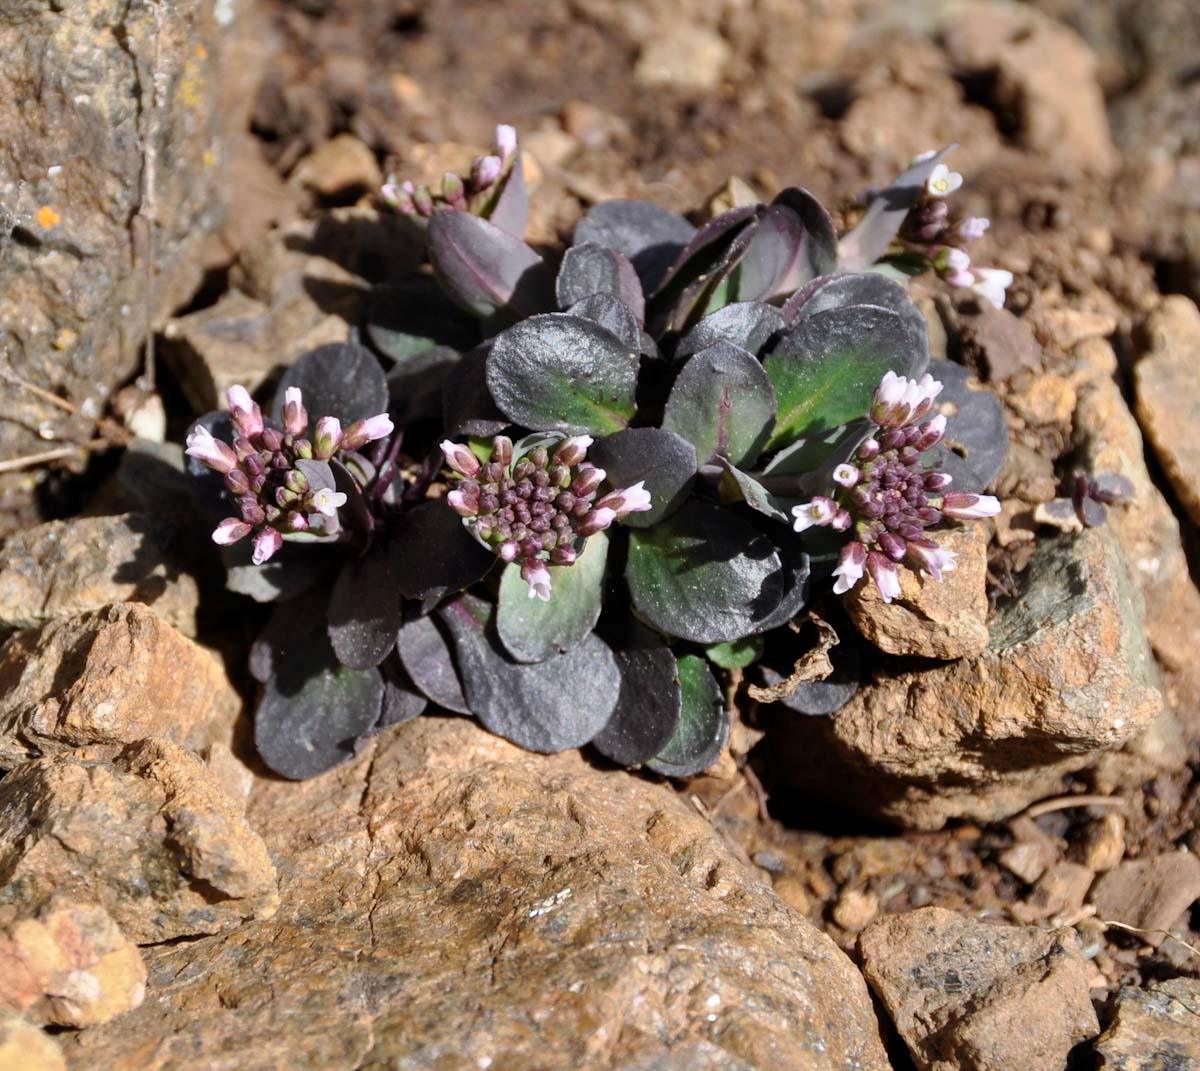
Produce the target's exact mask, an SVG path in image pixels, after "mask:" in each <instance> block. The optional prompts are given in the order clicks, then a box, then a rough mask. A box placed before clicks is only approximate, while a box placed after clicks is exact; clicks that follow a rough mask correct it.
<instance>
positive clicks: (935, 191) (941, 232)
mask: <svg viewBox="0 0 1200 1071" xmlns="http://www.w3.org/2000/svg"><path fill="white" fill-rule="evenodd" d="M962 183H963V177H962V175H960V174H959V173H958V172H957V171H951V170H950V168H948V167H947V166H946V165H945V164H938V165H937V166H936V167H935V168H934V169H933V171H932V173H931V174H930V176H929V178H928V179H927V180H926V183H925V190H924V192H923V194H922V195H921V197H920V198H919V199H918V201H917V203H916V204H915V205H914V206H913V208H912V209H911V211H910V212H909V213H908V216H907V217H906V218H905V220H904V223H903V225H902V226H901V228H900V233H899V234H898V235H897V238H896V242H897V245H898V246H899V248H900V251H901V253H902V254H903V255H905V256H907V257H910V258H911V257H916V258H918V259H920V260H921V261H923V262H924V267H926V268H928V269H929V270H931V271H934V272H936V273H937V274H938V275H939V276H940V277H941V278H943V279H945V280H946V282H948V283H949V284H950V285H951V286H955V287H969V288H971V289H972V290H974V291H975V292H976V293H977V294H978V295H979V296H980V297H982V298H983V299H984V300H986V301H990V302H991V303H992V304H993V305H995V306H996V307H997V308H1003V307H1004V295H1005V291H1006V290H1007V289H1008V287H1009V286H1010V285H1011V283H1012V281H1013V276H1012V272H1008V271H1003V270H1002V269H1000V268H981V267H979V266H977V265H973V264H972V263H971V257H970V254H969V253H968V252H967V246H968V245H970V243H971V242H973V241H975V240H976V239H978V238H982V237H983V235H984V234H985V233H986V232H987V229H988V227H989V226H990V225H991V221H990V220H988V219H986V218H984V217H982V216H966V217H964V218H957V219H956V218H954V217H952V215H951V212H950V206H949V204H948V203H947V200H946V199H947V198H948V197H949V196H950V195H951V194H952V193H954V192H955V191H956V190H957V189H959V187H961V186H962Z"/></svg>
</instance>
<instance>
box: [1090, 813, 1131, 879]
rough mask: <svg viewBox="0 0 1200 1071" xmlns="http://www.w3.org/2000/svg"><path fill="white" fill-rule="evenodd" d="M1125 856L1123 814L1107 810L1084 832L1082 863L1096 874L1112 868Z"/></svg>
mask: <svg viewBox="0 0 1200 1071" xmlns="http://www.w3.org/2000/svg"><path fill="white" fill-rule="evenodd" d="M1124 857H1125V816H1124V815H1123V814H1120V813H1119V812H1118V811H1109V812H1108V814H1106V815H1104V816H1103V817H1102V818H1100V819H1099V820H1098V821H1095V822H1093V823H1091V825H1089V826H1088V827H1087V832H1086V833H1085V834H1084V842H1083V864H1084V866H1086V867H1087V868H1088V869H1089V870H1093V871H1095V872H1096V873H1097V874H1100V873H1103V872H1104V871H1106V870H1112V868H1113V867H1115V866H1116V865H1117V864H1118V863H1119V862H1120V861H1121V860H1122V859H1123V858H1124Z"/></svg>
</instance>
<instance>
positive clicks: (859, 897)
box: [832, 889, 879, 933]
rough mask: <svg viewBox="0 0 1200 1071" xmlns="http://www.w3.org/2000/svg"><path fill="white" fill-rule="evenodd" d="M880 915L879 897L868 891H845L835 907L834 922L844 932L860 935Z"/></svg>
mask: <svg viewBox="0 0 1200 1071" xmlns="http://www.w3.org/2000/svg"><path fill="white" fill-rule="evenodd" d="M878 914H879V897H878V896H876V895H875V894H874V893H872V892H868V891H867V890H866V889H843V890H842V894H841V896H839V897H838V899H837V903H836V904H834V905H833V912H832V916H833V921H834V922H836V923H837V924H838V925H839V926H841V928H842V929H843V930H848V931H849V932H850V933H860V932H861V931H863V930H865V929H866V928H867V927H868V926H869V925H870V924H871V923H872V922H874V921H875V917H876V916H877V915H878Z"/></svg>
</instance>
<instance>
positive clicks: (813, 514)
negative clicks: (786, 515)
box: [792, 495, 838, 532]
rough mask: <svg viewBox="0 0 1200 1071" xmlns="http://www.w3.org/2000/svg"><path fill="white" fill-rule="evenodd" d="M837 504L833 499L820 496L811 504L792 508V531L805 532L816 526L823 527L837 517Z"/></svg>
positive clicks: (806, 503) (807, 503)
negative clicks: (793, 518)
mask: <svg viewBox="0 0 1200 1071" xmlns="http://www.w3.org/2000/svg"><path fill="white" fill-rule="evenodd" d="M837 511H838V507H837V503H836V502H834V500H833V499H832V498H826V497H824V496H823V495H818V496H817V497H816V498H814V499H813V500H812V501H811V502H804V503H802V504H801V505H799V506H793V507H792V516H793V517H795V518H796V519H795V520H794V521H793V522H792V531H794V532H804V531H806V530H807V529H809V528H812V527H813V526H814V525H817V526H821V527H823V526H824V525H827V524H829V522H830V521H832V520H833V518H834V517H836V516H837Z"/></svg>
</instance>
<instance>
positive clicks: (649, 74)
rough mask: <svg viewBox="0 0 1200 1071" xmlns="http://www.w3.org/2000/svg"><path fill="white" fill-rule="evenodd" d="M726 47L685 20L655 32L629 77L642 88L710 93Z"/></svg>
mask: <svg viewBox="0 0 1200 1071" xmlns="http://www.w3.org/2000/svg"><path fill="white" fill-rule="evenodd" d="M728 61H729V45H728V44H726V43H725V40H724V38H722V37H721V35H720V34H718V33H716V32H715V31H714V30H710V29H708V28H707V27H705V26H697V25H692V24H690V23H688V22H686V21H678V22H672V23H671V24H669V25H668V26H665V27H662V28H661V29H659V30H656V31H655V32H654V33H653V34H652V35H651V36H650V37H649V39H648V40H647V41H646V43H645V44H644V45H643V47H642V51H641V55H640V56H638V61H637V65H636V66H635V67H634V69H633V77H634V78H635V79H636V80H637V81H638V82H640V83H641V84H642V85H644V86H652V87H667V88H670V89H680V90H694V91H703V90H713V89H716V88H717V86H719V85H720V84H721V76H722V74H723V73H724V69H725V64H726V63H727V62H728Z"/></svg>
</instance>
